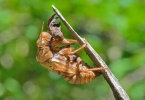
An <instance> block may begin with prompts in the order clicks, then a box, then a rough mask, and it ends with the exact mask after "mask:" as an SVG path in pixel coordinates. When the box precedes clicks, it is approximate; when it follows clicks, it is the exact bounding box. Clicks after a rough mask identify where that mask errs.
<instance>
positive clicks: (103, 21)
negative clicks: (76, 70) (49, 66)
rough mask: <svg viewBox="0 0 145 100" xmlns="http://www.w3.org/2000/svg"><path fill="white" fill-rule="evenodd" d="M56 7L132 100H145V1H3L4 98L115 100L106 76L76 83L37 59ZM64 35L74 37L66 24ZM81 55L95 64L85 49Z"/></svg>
mask: <svg viewBox="0 0 145 100" xmlns="http://www.w3.org/2000/svg"><path fill="white" fill-rule="evenodd" d="M52 4H54V5H55V6H56V7H57V8H58V9H59V10H60V12H61V13H62V14H63V16H64V17H65V18H66V20H67V21H68V22H69V23H70V24H71V25H72V27H73V28H74V29H75V30H76V31H77V32H78V34H79V35H80V36H82V37H84V38H86V39H87V41H88V42H89V43H90V44H91V45H92V46H93V47H94V49H95V50H96V51H97V52H98V53H99V54H100V56H101V57H102V58H103V59H104V61H105V62H106V63H107V65H108V66H109V68H110V69H111V71H112V72H113V73H114V75H115V76H116V77H117V78H118V80H119V82H120V83H121V85H122V86H123V88H124V89H125V91H126V92H127V93H128V95H129V97H130V98H131V100H145V80H144V79H145V72H144V71H145V65H144V64H145V44H144V43H145V0H63V1H62V0H0V100H115V99H114V97H113V94H112V91H111V89H110V87H109V85H108V84H107V83H106V81H105V80H104V78H103V76H100V77H98V78H96V79H95V80H94V81H92V82H90V83H88V84H84V85H72V84H69V83H67V82H66V81H64V80H63V79H62V78H61V77H60V76H58V75H56V74H54V73H52V72H49V71H47V70H46V69H44V68H43V67H42V66H41V65H40V64H39V63H38V62H37V61H36V52H37V46H36V40H37V39H38V36H39V34H40V31H41V25H42V22H43V21H44V22H45V31H47V20H48V18H49V17H50V16H51V15H52V14H54V12H53V10H52V8H51V5H52ZM62 31H63V33H64V35H65V37H66V38H73V37H72V36H71V35H70V32H69V31H68V30H67V29H66V27H65V26H64V25H63V23H62ZM77 47H79V46H78V45H77ZM79 55H80V56H81V57H82V58H83V59H84V61H85V62H87V63H88V64H89V65H90V66H95V65H94V64H93V63H92V61H91V60H90V59H89V57H88V56H87V55H86V54H85V52H84V51H82V52H80V53H79Z"/></svg>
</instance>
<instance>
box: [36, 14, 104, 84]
mask: <svg viewBox="0 0 145 100" xmlns="http://www.w3.org/2000/svg"><path fill="white" fill-rule="evenodd" d="M54 16H55V15H53V16H52V17H51V18H50V19H49V21H48V28H49V32H43V26H42V32H41V33H40V37H39V39H38V40H37V46H38V52H37V60H38V61H39V62H40V64H41V65H42V66H43V67H45V68H46V69H48V70H50V71H52V72H54V73H57V74H59V75H61V76H62V77H63V78H64V79H65V80H66V81H68V82H69V83H72V84H84V83H88V82H90V81H92V80H93V79H94V78H95V77H97V76H99V75H100V74H101V72H99V71H98V70H105V69H106V68H90V66H88V65H87V64H86V63H84V62H83V60H82V59H81V58H80V57H79V56H77V55H76V53H77V52H78V51H80V50H82V49H84V48H85V47H86V45H87V42H85V43H84V44H83V45H82V46H81V47H80V48H78V49H77V50H74V51H73V50H72V48H71V47H70V45H71V44H73V43H77V41H76V40H72V39H65V38H64V36H63V33H62V32H61V28H60V24H57V23H56V22H55V20H56V19H54ZM59 45H63V46H62V47H59Z"/></svg>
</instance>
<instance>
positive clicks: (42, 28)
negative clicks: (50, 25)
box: [40, 21, 44, 39]
mask: <svg viewBox="0 0 145 100" xmlns="http://www.w3.org/2000/svg"><path fill="white" fill-rule="evenodd" d="M43 30H44V21H43V22H42V27H41V33H40V38H41V39H42V32H43Z"/></svg>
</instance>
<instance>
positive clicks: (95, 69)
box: [80, 67, 108, 72]
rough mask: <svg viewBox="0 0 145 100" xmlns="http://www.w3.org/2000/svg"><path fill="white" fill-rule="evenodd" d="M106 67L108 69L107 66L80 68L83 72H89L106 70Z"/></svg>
mask: <svg viewBox="0 0 145 100" xmlns="http://www.w3.org/2000/svg"><path fill="white" fill-rule="evenodd" d="M105 69H108V68H107V67H106V68H103V67H101V68H90V69H85V70H80V71H81V72H87V71H98V70H105Z"/></svg>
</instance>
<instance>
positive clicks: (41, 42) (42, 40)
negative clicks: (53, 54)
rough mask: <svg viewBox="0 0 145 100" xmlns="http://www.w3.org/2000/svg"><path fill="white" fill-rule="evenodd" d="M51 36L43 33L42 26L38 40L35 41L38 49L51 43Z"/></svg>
mask: <svg viewBox="0 0 145 100" xmlns="http://www.w3.org/2000/svg"><path fill="white" fill-rule="evenodd" d="M51 37H52V36H51V35H50V34H49V33H48V32H43V25H42V31H41V33H40V36H39V39H38V40H37V46H38V47H45V46H47V45H49V44H50V41H51Z"/></svg>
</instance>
